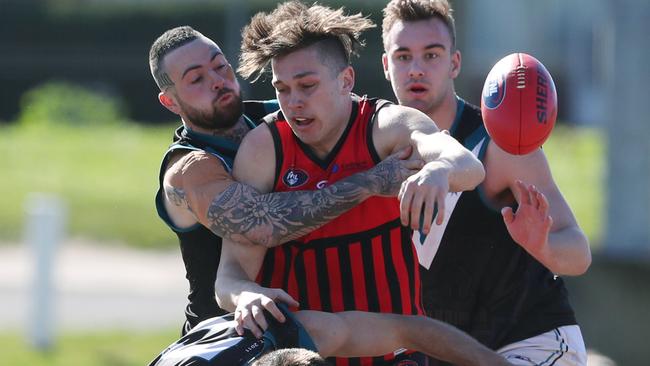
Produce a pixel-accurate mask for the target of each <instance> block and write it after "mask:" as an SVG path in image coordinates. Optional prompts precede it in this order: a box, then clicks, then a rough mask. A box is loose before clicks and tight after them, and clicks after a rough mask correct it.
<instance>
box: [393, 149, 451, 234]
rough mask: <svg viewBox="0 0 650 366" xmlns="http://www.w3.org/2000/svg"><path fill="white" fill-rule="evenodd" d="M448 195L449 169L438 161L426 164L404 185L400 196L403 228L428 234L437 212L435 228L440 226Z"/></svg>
mask: <svg viewBox="0 0 650 366" xmlns="http://www.w3.org/2000/svg"><path fill="white" fill-rule="evenodd" d="M448 192H449V166H448V165H446V164H445V163H443V162H439V161H432V162H429V163H427V164H426V165H425V166H424V168H422V170H420V171H419V172H418V173H416V174H414V175H412V176H410V177H408V178H407V179H406V180H405V181H404V183H402V187H401V189H400V192H399V195H398V198H399V200H400V219H401V221H402V225H405V226H410V227H411V228H412V229H413V230H422V232H423V233H424V234H428V233H429V229H431V223H432V222H433V217H434V210H437V213H436V214H435V217H436V224H438V225H441V224H442V221H443V219H444V217H445V196H446V195H447V193H448ZM420 223H422V228H420Z"/></svg>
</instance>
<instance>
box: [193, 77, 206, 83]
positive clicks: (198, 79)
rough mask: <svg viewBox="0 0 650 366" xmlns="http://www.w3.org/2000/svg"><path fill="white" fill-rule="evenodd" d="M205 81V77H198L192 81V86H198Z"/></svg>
mask: <svg viewBox="0 0 650 366" xmlns="http://www.w3.org/2000/svg"><path fill="white" fill-rule="evenodd" d="M201 80H203V76H197V77H196V78H194V79H192V81H191V83H192V84H198V83H200V82H201Z"/></svg>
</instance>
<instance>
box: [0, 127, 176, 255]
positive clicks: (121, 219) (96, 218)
mask: <svg viewBox="0 0 650 366" xmlns="http://www.w3.org/2000/svg"><path fill="white" fill-rule="evenodd" d="M171 131H173V126H164V127H141V126H138V125H135V124H130V125H126V126H124V127H121V128H116V127H99V128H95V127H93V128H72V127H60V128H51V127H49V128H47V129H24V128H17V127H4V128H0V136H3V140H4V143H3V144H2V145H1V146H0V156H1V158H0V171H2V172H4V173H3V175H4V178H3V179H1V180H0V195H1V196H2V198H3V200H4V202H3V204H2V205H0V240H17V239H19V238H20V235H21V233H22V230H23V228H22V225H23V220H24V217H25V209H24V202H25V199H26V197H27V196H28V194H29V193H30V192H46V193H53V194H56V195H59V196H60V197H62V198H63V199H64V200H65V202H66V204H67V206H68V212H69V220H68V221H69V224H68V229H69V235H71V236H81V237H86V238H90V239H94V240H99V241H120V242H126V243H127V244H129V245H134V246H139V247H170V246H171V245H173V243H174V242H175V237H174V235H173V234H172V233H171V232H170V231H169V230H167V228H166V227H165V226H164V225H163V224H162V222H161V221H160V220H159V219H158V216H157V214H156V212H155V208H154V201H153V200H154V195H155V193H156V190H157V188H158V169H159V166H160V159H161V157H162V154H163V152H164V151H165V148H166V147H167V145H168V144H169V142H170V139H171Z"/></svg>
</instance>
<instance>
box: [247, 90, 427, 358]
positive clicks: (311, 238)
mask: <svg viewBox="0 0 650 366" xmlns="http://www.w3.org/2000/svg"><path fill="white" fill-rule="evenodd" d="M383 103H384V102H383V101H381V102H377V101H376V100H368V99H366V98H365V97H364V98H358V97H356V96H355V97H354V100H353V109H352V113H351V117H350V120H349V122H348V126H347V128H346V130H345V132H344V133H343V135H342V136H341V138H340V140H339V141H338V143H337V144H336V146H335V147H334V149H333V150H332V152H331V153H330V154H329V155H328V156H327V157H326V158H325V159H319V158H318V157H316V156H315V155H314V154H313V153H312V152H311V151H310V149H309V147H308V146H306V145H305V144H304V143H302V142H301V141H300V140H299V139H298V138H297V137H296V136H295V135H294V134H293V132H292V130H291V128H290V126H289V124H288V123H287V122H286V121H285V120H284V117H283V116H282V113H281V112H278V113H277V114H275V115H274V116H273V118H272V120H270V119H269V120H270V121H268V122H269V127H270V130H271V133H272V135H273V138H274V141H275V150H276V159H277V163H276V179H275V186H274V191H289V190H310V189H321V188H323V187H325V186H327V185H330V184H332V183H334V182H336V181H338V180H340V179H342V178H345V177H347V176H349V175H352V174H354V173H357V172H360V171H364V170H367V169H369V168H371V167H372V166H374V165H375V164H377V163H378V162H379V161H380V159H379V156H378V154H377V152H376V150H375V148H374V145H373V142H372V120H373V118H372V117H373V116H374V114H375V112H376V110H377V107H378V106H379V107H380V106H381V105H382V104H383ZM257 280H258V282H259V283H260V284H261V285H263V286H267V287H275V288H282V289H284V290H285V291H287V292H288V293H289V294H290V295H291V296H293V297H294V298H295V299H296V300H298V301H299V302H300V308H301V309H310V310H322V311H329V312H339V311H347V310H362V311H371V312H382V313H397V314H422V313H423V312H422V308H421V304H420V301H421V299H420V277H419V272H418V262H417V256H416V252H415V249H414V247H413V244H412V243H411V231H410V229H408V228H406V227H403V226H402V225H401V224H400V220H399V202H398V201H397V199H396V198H386V197H372V198H369V199H367V200H365V201H364V202H363V203H361V204H359V205H358V206H356V207H355V208H353V209H351V210H350V211H348V212H347V213H345V214H343V215H341V216H339V217H338V218H337V219H335V220H333V221H331V222H330V223H328V224H326V225H324V226H323V227H321V228H320V229H317V230H314V231H313V232H311V233H310V234H308V235H306V236H304V237H302V238H300V239H298V240H295V241H292V242H290V243H286V244H284V245H282V246H279V247H276V248H273V249H270V250H269V251H268V252H267V255H266V257H265V259H264V264H263V266H262V269H261V271H260V274H259V275H258V279H257ZM390 358H391V356H388V357H386V359H390ZM349 361H350V363H349V364H361V365H381V364H383V359H382V358H381V357H380V358H375V360H374V361H373V360H372V359H370V358H368V359H367V360H354V359H350V360H349ZM347 362H348V360H337V365H347V364H348V363H347Z"/></svg>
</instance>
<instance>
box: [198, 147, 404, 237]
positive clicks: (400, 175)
mask: <svg viewBox="0 0 650 366" xmlns="http://www.w3.org/2000/svg"><path fill="white" fill-rule="evenodd" d="M408 175H409V170H408V169H406V168H404V167H403V165H402V164H401V163H400V161H399V160H398V159H395V158H389V159H386V160H384V161H383V162H381V163H379V164H378V165H376V166H375V167H373V168H372V169H370V170H368V171H365V172H361V173H357V174H354V175H351V176H349V177H347V178H345V179H343V180H340V181H338V182H337V183H335V184H333V185H331V186H327V187H325V188H323V189H321V190H315V191H291V192H275V193H269V194H260V193H258V192H257V191H256V190H255V189H253V188H252V187H250V186H247V185H243V184H232V185H230V186H229V187H228V188H227V189H226V190H225V191H224V192H223V193H222V194H221V195H220V196H219V197H218V198H216V199H215V200H214V201H213V202H212V204H211V205H210V208H209V209H208V214H207V219H208V222H209V223H210V229H211V230H212V231H213V232H214V233H216V234H217V235H219V236H221V237H226V238H229V239H232V240H235V241H242V242H246V243H254V244H260V245H264V246H267V247H270V246H274V245H277V244H281V243H284V242H287V241H290V240H293V239H296V238H299V237H301V236H304V235H306V234H308V233H309V232H311V231H313V230H315V229H317V228H319V227H321V226H322V225H324V224H326V223H328V222H329V221H331V220H333V219H335V218H336V217H338V216H339V215H341V214H342V213H344V212H346V211H348V210H349V209H351V208H352V207H354V206H356V205H358V204H359V203H361V202H362V201H363V200H364V199H366V198H368V197H369V196H370V195H373V194H374V195H382V196H394V195H396V194H397V192H398V191H399V188H400V185H401V183H402V181H403V180H404V179H405V178H406V177H407V176H408Z"/></svg>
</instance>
